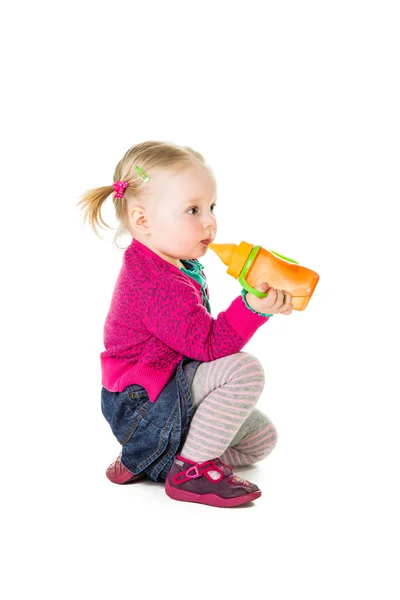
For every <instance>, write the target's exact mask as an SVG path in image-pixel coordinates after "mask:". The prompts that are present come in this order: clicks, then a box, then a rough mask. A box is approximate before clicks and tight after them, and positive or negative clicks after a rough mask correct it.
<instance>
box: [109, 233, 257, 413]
mask: <svg viewBox="0 0 400 600" xmlns="http://www.w3.org/2000/svg"><path fill="white" fill-rule="evenodd" d="M201 273H202V275H203V276H204V277H205V275H204V272H203V271H201ZM206 294H207V297H209V294H208V287H207V288H206ZM266 321H268V317H264V316H261V315H260V314H258V313H255V312H253V311H252V310H249V308H247V306H246V303H245V301H244V297H243V296H241V295H239V296H237V297H236V298H235V299H234V300H233V301H232V303H231V305H230V306H229V307H228V308H227V309H226V310H224V311H222V312H220V313H219V315H218V317H217V318H216V319H214V318H213V317H212V316H211V314H210V313H209V312H208V311H207V308H206V307H205V306H204V305H203V301H202V288H201V285H200V284H199V283H198V282H197V281H196V280H194V279H193V278H192V277H190V276H188V275H186V273H185V272H184V271H182V270H180V269H179V268H178V267H176V266H174V265H172V264H170V263H169V262H167V261H166V260H164V259H163V258H161V257H160V256H158V254H155V253H154V252H153V251H152V250H150V248H148V247H147V246H145V245H144V244H142V243H141V242H139V241H138V240H135V239H132V243H131V245H130V246H129V247H128V248H127V249H126V250H125V252H124V256H123V263H122V267H121V270H120V272H119V275H118V278H117V281H116V284H115V288H114V292H113V295H112V299H111V306H110V309H109V311H108V314H107V317H106V321H105V324H104V347H105V351H104V352H102V353H101V354H100V362H101V371H102V385H103V386H104V387H105V388H106V389H107V390H109V391H110V392H121V391H122V390H124V389H125V388H126V387H127V386H128V385H130V384H132V383H137V384H139V385H141V386H142V387H144V388H145V389H146V391H147V393H148V395H149V399H150V401H151V402H155V401H156V400H157V397H158V396H159V394H160V392H161V391H162V389H163V388H164V387H165V386H166V385H167V383H168V382H169V380H170V379H171V377H172V376H173V375H174V373H175V371H176V368H177V366H178V364H179V362H180V361H181V360H182V358H183V357H184V356H187V357H189V358H192V359H195V360H200V361H202V362H209V361H212V360H215V359H217V358H221V357H223V356H227V355H228V354H234V353H235V352H239V351H240V350H241V349H242V348H243V347H244V346H245V345H246V343H247V342H248V341H249V340H250V338H251V337H252V336H253V335H254V333H255V332H256V330H257V329H258V328H259V327H261V325H263V324H264V323H265V322H266Z"/></svg>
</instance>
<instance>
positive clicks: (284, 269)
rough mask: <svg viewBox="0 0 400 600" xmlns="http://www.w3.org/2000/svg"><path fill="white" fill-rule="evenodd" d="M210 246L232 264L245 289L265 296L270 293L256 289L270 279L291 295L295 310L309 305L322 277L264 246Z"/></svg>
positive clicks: (261, 296)
mask: <svg viewBox="0 0 400 600" xmlns="http://www.w3.org/2000/svg"><path fill="white" fill-rule="evenodd" d="M208 247H209V248H211V250H214V252H215V253H216V254H217V255H218V256H219V257H220V259H221V260H222V262H223V263H224V264H225V265H227V266H228V269H227V273H228V274H229V275H232V277H235V279H238V280H239V282H240V283H241V285H242V287H243V288H244V289H245V290H247V291H248V292H251V293H252V294H254V295H256V296H258V297H259V298H264V296H267V295H268V292H259V291H258V290H256V289H254V288H255V286H256V285H259V284H261V283H262V282H263V281H267V282H268V283H269V285H270V286H271V287H273V288H276V289H279V290H286V291H288V292H289V293H290V294H291V296H292V304H293V308H294V310H304V309H305V308H306V306H307V304H308V303H309V301H310V298H311V296H312V294H313V292H314V290H315V286H316V285H317V283H318V280H319V275H318V273H316V272H315V271H311V269H307V268H306V267H302V266H301V265H299V263H297V262H296V261H295V260H293V259H291V258H287V257H286V256H283V255H282V254H278V253H277V252H274V251H273V250H265V248H262V247H261V246H253V245H252V244H248V243H247V242H240V244H239V246H237V245H236V244H209V246H208Z"/></svg>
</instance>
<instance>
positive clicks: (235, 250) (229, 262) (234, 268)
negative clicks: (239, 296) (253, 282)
mask: <svg viewBox="0 0 400 600" xmlns="http://www.w3.org/2000/svg"><path fill="white" fill-rule="evenodd" d="M208 247H209V248H211V250H214V252H215V253H216V254H217V255H218V256H219V257H220V259H221V260H222V262H223V263H224V264H225V265H226V266H227V267H228V269H227V271H226V272H227V273H228V275H232V277H235V278H236V279H237V278H238V277H239V275H240V273H241V272H242V269H243V267H244V265H245V263H246V260H247V259H248V257H249V256H250V253H251V251H252V249H253V245H252V244H248V243H247V242H240V244H239V246H237V245H236V244H208Z"/></svg>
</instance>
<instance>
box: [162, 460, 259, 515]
mask: <svg viewBox="0 0 400 600" xmlns="http://www.w3.org/2000/svg"><path fill="white" fill-rule="evenodd" d="M209 471H217V472H218V473H219V478H218V479H213V478H212V477H211V476H210V475H209ZM165 492H166V494H167V495H168V496H169V497H170V498H173V499H174V500H181V501H183V502H199V503H200V504H209V505H211V506H220V507H230V506H238V505H239V504H245V503H246V502H251V501H252V500H255V499H256V498H259V497H260V496H261V490H260V489H259V488H258V487H257V486H256V485H255V484H254V483H250V482H249V481H247V480H246V479H241V478H240V477H238V476H237V475H234V474H233V472H232V469H231V467H230V466H229V465H226V464H225V463H223V462H222V461H221V460H220V459H219V458H214V459H213V460H207V461H206V462H203V463H195V462H193V461H191V460H188V459H187V458H183V457H182V456H179V455H178V456H176V457H175V460H174V462H173V464H172V467H171V470H170V471H169V473H168V475H167V479H166V482H165Z"/></svg>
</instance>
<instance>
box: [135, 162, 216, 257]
mask: <svg viewBox="0 0 400 600" xmlns="http://www.w3.org/2000/svg"><path fill="white" fill-rule="evenodd" d="M151 183H152V190H151V192H152V197H151V199H150V200H149V202H147V203H146V208H143V207H142V206H136V207H134V208H133V209H131V212H130V217H131V226H132V229H133V231H134V236H135V237H136V238H137V239H138V240H139V241H140V242H142V243H143V244H145V245H146V246H148V247H150V248H151V249H152V250H153V251H154V252H156V254H158V255H159V256H161V257H162V258H164V259H165V260H167V261H168V262H170V263H172V264H174V265H176V266H177V267H178V268H179V267H180V266H181V265H180V264H179V259H180V258H183V259H189V258H200V257H202V256H204V255H205V253H206V252H207V246H206V245H205V244H203V243H202V240H206V239H211V240H213V239H214V238H215V236H216V233H217V221H216V216H215V208H216V207H215V202H216V193H217V192H216V185H215V182H214V180H213V179H212V177H210V175H209V174H208V172H207V170H206V169H205V168H204V167H202V166H201V165H199V166H197V165H196V166H190V167H188V168H187V169H185V170H183V171H180V172H178V173H170V172H169V173H165V174H161V175H158V176H157V177H154V178H153V180H151Z"/></svg>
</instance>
